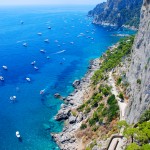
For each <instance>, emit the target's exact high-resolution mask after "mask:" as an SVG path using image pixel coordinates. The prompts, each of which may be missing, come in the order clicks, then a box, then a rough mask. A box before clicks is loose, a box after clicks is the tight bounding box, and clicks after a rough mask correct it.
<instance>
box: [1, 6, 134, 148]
mask: <svg viewBox="0 0 150 150" xmlns="http://www.w3.org/2000/svg"><path fill="white" fill-rule="evenodd" d="M90 9H92V7H85V6H84V7H83V6H74V7H72V6H69V7H61V6H41V7H35V6H34V7H31V6H30V7H1V8H0V76H3V77H4V79H5V81H4V82H1V81H0V150H55V149H59V148H58V147H57V145H56V144H55V142H54V141H53V140H52V138H51V136H50V133H51V132H59V131H61V130H62V128H63V122H56V121H55V120H54V116H55V115H56V113H57V111H58V110H59V108H60V105H61V103H62V102H61V101H60V100H58V99H55V98H54V94H55V93H57V92H59V93H60V94H61V95H62V96H67V95H68V94H69V93H70V92H72V91H73V88H72V82H73V81H74V80H75V79H80V78H81V77H83V75H84V74H85V73H86V71H87V67H88V64H89V61H90V60H91V59H94V58H96V57H99V56H100V55H101V54H102V53H103V52H105V50H106V49H107V47H108V46H111V45H112V44H114V43H116V42H117V41H118V40H119V37H115V36H112V34H114V33H132V31H116V30H112V29H110V28H103V27H99V26H95V25H93V24H91V20H90V19H89V18H87V17H86V15H87V12H88V10H90ZM21 22H24V23H23V24H21ZM48 27H51V29H48ZM39 32H41V33H42V35H41V36H40V35H38V34H37V33H39ZM45 39H49V43H46V42H44V40H45ZM23 43H27V47H25V46H23ZM41 49H43V50H45V53H41V52H40V50H41ZM48 58H49V59H48ZM33 61H36V64H35V66H36V67H38V68H39V70H35V69H34V66H33V65H31V62H33ZM3 65H6V66H7V67H8V70H4V69H3V68H2V67H1V66H3ZM26 78H30V79H31V82H27V80H26ZM42 89H45V95H44V96H41V95H40V90H42ZM10 96H16V97H17V98H16V102H15V103H12V101H11V100H10ZM47 128H48V129H47ZM16 131H19V132H20V134H21V136H22V142H19V141H18V139H17V138H16V135H15V134H16Z"/></svg>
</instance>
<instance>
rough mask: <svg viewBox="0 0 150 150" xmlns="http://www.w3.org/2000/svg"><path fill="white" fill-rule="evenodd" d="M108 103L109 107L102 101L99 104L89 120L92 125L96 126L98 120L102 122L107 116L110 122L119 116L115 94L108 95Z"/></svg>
mask: <svg viewBox="0 0 150 150" xmlns="http://www.w3.org/2000/svg"><path fill="white" fill-rule="evenodd" d="M107 104H108V106H107V107H106V106H104V104H102V103H101V104H100V105H99V107H98V108H97V109H96V111H95V112H94V113H93V116H92V117H91V118H90V119H89V120H88V122H89V125H90V126H94V125H95V124H96V123H97V122H99V124H102V123H103V119H104V118H105V117H106V118H107V123H110V122H111V121H112V120H113V119H115V118H116V117H117V116H118V112H119V107H118V104H117V100H116V99H115V95H111V96H109V97H108V100H107Z"/></svg>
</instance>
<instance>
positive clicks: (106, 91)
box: [99, 84, 111, 96]
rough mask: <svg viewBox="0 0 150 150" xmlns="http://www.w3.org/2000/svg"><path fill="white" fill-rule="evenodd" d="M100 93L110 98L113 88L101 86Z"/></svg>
mask: <svg viewBox="0 0 150 150" xmlns="http://www.w3.org/2000/svg"><path fill="white" fill-rule="evenodd" d="M99 93H101V94H103V95H104V96H108V95H109V94H110V93H111V87H110V86H108V85H105V86H104V85H102V84H101V85H100V87H99Z"/></svg>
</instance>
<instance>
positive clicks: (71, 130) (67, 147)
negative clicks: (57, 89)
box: [51, 58, 101, 150]
mask: <svg viewBox="0 0 150 150" xmlns="http://www.w3.org/2000/svg"><path fill="white" fill-rule="evenodd" d="M100 64H101V62H100V59H99V58H96V59H94V60H92V61H91V62H90V66H89V67H88V68H89V69H88V71H87V73H86V74H85V76H84V77H83V78H82V79H81V80H80V81H79V80H78V81H79V84H78V85H77V86H76V88H75V90H74V91H73V92H72V93H71V94H70V95H69V96H68V97H67V98H65V99H64V102H65V103H67V104H62V105H61V109H60V110H59V111H58V113H57V115H56V116H55V120H57V121H61V120H64V121H65V125H64V128H63V131H62V132H60V133H51V136H52V137H53V139H54V140H55V141H56V143H57V145H58V146H59V147H60V149H61V150H71V149H76V150H77V149H78V146H79V144H80V140H79V139H77V138H76V137H75V132H76V131H77V130H78V129H79V128H80V126H81V123H82V120H83V119H85V116H84V115H83V114H82V113H80V114H79V115H78V116H76V117H75V116H73V114H72V113H71V110H73V109H76V108H77V107H78V106H80V105H81V104H82V103H83V101H84V100H86V99H88V98H90V97H91V96H92V94H93V92H92V91H93V88H92V86H91V83H92V81H91V77H92V76H93V74H94V72H95V71H96V70H98V69H99V67H100Z"/></svg>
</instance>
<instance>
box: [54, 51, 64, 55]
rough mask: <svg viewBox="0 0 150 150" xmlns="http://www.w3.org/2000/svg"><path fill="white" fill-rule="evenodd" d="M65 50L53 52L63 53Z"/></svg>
mask: <svg viewBox="0 0 150 150" xmlns="http://www.w3.org/2000/svg"><path fill="white" fill-rule="evenodd" d="M65 51H66V50H62V51H58V52H56V53H54V54H61V53H64V52H65Z"/></svg>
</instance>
